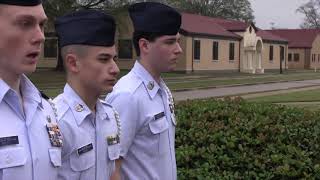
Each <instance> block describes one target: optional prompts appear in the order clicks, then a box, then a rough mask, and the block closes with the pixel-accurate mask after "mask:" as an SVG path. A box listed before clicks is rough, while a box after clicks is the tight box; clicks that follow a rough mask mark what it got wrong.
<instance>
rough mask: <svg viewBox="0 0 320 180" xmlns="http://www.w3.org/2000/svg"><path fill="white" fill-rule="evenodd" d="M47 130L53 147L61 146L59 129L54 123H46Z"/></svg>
mask: <svg viewBox="0 0 320 180" xmlns="http://www.w3.org/2000/svg"><path fill="white" fill-rule="evenodd" d="M46 128H47V132H48V135H49V139H50V143H51V145H52V146H54V147H62V145H63V141H62V135H61V132H60V129H59V127H58V125H57V124H56V123H48V124H47V125H46Z"/></svg>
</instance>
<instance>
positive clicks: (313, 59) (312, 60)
mask: <svg viewBox="0 0 320 180" xmlns="http://www.w3.org/2000/svg"><path fill="white" fill-rule="evenodd" d="M314 61H315V58H314V54H312V56H311V62H314Z"/></svg>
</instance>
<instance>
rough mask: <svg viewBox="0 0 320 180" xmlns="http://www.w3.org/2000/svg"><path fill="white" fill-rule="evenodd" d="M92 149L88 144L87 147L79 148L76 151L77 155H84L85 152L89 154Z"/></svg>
mask: <svg viewBox="0 0 320 180" xmlns="http://www.w3.org/2000/svg"><path fill="white" fill-rule="evenodd" d="M92 149H93V145H92V143H90V144H88V145H85V146H83V147H81V148H79V149H78V150H77V151H78V155H79V156H80V155H81V154H83V153H86V152H89V151H91V150H92Z"/></svg>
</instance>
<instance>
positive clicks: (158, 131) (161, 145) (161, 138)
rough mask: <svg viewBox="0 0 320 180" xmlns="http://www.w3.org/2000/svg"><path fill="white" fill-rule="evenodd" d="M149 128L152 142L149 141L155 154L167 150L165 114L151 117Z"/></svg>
mask: <svg viewBox="0 0 320 180" xmlns="http://www.w3.org/2000/svg"><path fill="white" fill-rule="evenodd" d="M149 128H150V131H151V133H152V135H153V138H152V139H153V140H154V142H153V143H151V144H153V145H154V148H155V150H156V151H155V152H156V153H157V155H159V154H163V153H167V152H169V149H170V146H169V138H168V137H169V136H168V128H169V124H168V121H167V119H166V116H164V117H162V118H159V119H153V120H151V121H150V122H149Z"/></svg>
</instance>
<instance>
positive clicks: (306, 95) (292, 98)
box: [247, 89, 320, 103]
mask: <svg viewBox="0 0 320 180" xmlns="http://www.w3.org/2000/svg"><path fill="white" fill-rule="evenodd" d="M247 101H251V102H267V103H286V102H320V89H314V90H307V91H298V92H290V93H285V94H278V95H269V96H262V97H256V98H249V99H247Z"/></svg>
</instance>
